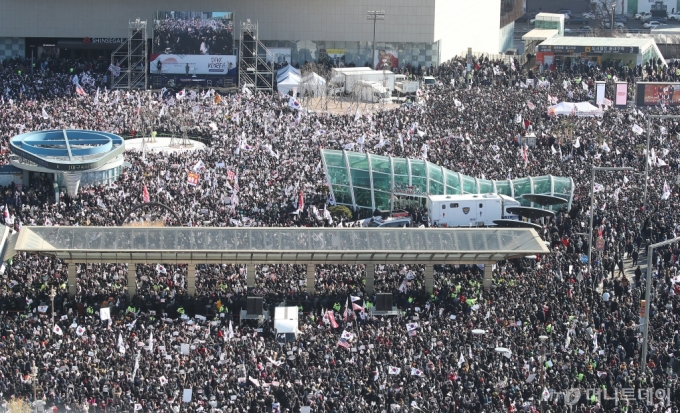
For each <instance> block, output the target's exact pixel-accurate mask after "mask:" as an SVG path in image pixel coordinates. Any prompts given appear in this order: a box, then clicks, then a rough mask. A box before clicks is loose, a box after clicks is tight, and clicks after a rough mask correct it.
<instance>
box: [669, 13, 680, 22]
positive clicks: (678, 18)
mask: <svg viewBox="0 0 680 413" xmlns="http://www.w3.org/2000/svg"><path fill="white" fill-rule="evenodd" d="M668 20H675V21H680V13H675V14H671V15H669V16H668Z"/></svg>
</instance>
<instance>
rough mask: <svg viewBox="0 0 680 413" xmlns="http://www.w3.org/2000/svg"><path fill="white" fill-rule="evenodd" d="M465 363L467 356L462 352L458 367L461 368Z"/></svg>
mask: <svg viewBox="0 0 680 413" xmlns="http://www.w3.org/2000/svg"><path fill="white" fill-rule="evenodd" d="M463 363H465V357H463V353H460V357H459V358H458V368H461V367H462V366H463Z"/></svg>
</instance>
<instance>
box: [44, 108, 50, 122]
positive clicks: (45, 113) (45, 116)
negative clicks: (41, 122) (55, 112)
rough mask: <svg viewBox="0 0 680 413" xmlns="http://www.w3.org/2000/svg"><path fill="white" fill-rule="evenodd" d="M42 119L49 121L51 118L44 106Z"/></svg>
mask: <svg viewBox="0 0 680 413" xmlns="http://www.w3.org/2000/svg"><path fill="white" fill-rule="evenodd" d="M42 117H43V119H49V118H50V115H48V114H47V112H46V111H45V107H44V106H43V108H42Z"/></svg>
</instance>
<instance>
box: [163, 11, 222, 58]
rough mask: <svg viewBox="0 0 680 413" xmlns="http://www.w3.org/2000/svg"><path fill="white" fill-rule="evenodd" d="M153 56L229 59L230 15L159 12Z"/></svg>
mask: <svg viewBox="0 0 680 413" xmlns="http://www.w3.org/2000/svg"><path fill="white" fill-rule="evenodd" d="M156 17H157V18H156V20H155V21H154V34H153V52H154V53H157V54H177V55H232V54H233V44H234V25H233V21H232V20H231V13H216V12H215V13H213V12H158V13H156Z"/></svg>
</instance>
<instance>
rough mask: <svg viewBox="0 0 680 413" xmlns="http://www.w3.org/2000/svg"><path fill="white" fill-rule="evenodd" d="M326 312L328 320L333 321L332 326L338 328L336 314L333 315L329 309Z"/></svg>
mask: <svg viewBox="0 0 680 413" xmlns="http://www.w3.org/2000/svg"><path fill="white" fill-rule="evenodd" d="M326 314H328V320H329V321H330V322H331V327H333V328H338V323H337V322H336V321H335V316H334V315H333V312H332V311H329V312H327V313H326Z"/></svg>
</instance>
